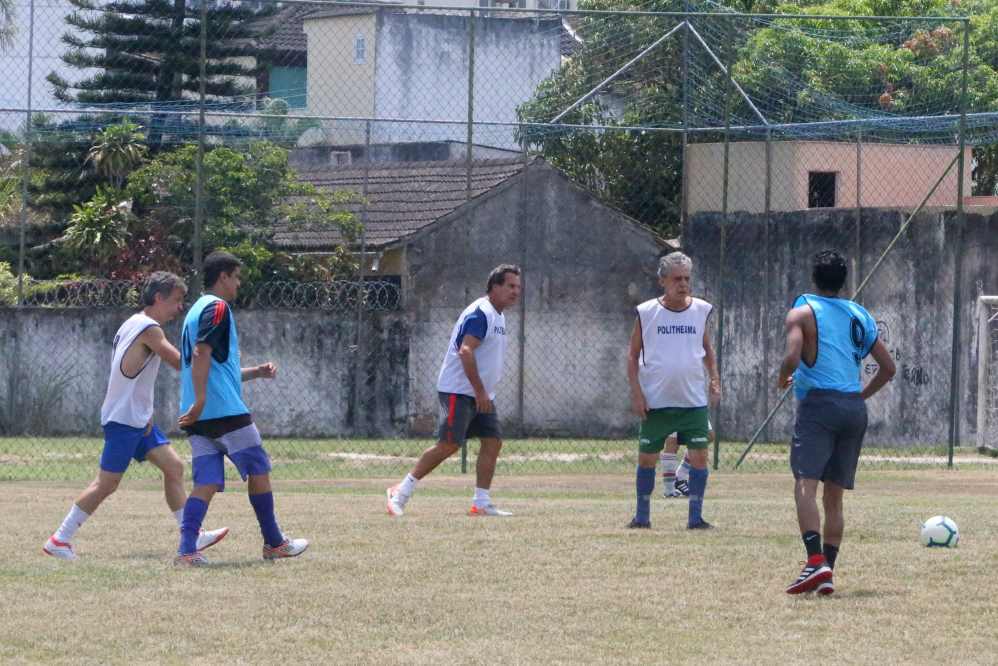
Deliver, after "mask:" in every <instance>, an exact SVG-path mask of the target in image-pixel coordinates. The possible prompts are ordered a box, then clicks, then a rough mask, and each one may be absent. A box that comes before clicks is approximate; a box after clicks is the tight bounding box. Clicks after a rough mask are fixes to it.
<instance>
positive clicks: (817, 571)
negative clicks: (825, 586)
mask: <svg viewBox="0 0 998 666" xmlns="http://www.w3.org/2000/svg"><path fill="white" fill-rule="evenodd" d="M831 579H832V570H831V569H829V568H828V563H827V562H826V561H825V556H824V555H812V556H811V557H809V558H807V562H805V563H804V568H803V569H801V572H800V576H798V577H797V580H796V581H794V583H793V584H792V585H791V586H790V587H788V588H787V594H802V593H804V592H812V591H814V590H815V589H817V588H818V586H820V585H821V584H822V583H824V582H825V581H830V580H831ZM832 589H833V590H834V588H832Z"/></svg>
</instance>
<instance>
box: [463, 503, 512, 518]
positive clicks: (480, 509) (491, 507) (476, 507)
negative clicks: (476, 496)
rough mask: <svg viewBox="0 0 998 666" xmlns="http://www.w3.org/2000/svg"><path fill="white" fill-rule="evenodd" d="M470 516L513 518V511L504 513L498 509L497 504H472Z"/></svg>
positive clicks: (469, 511)
mask: <svg viewBox="0 0 998 666" xmlns="http://www.w3.org/2000/svg"><path fill="white" fill-rule="evenodd" d="M468 515H469V516H501V517H503V518H505V517H507V516H512V515H513V512H512V511H503V510H502V509H500V508H498V507H497V506H496V505H495V504H493V503H491V502H489V503H488V504H472V505H471V508H470V509H468Z"/></svg>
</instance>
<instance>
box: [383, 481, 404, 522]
mask: <svg viewBox="0 0 998 666" xmlns="http://www.w3.org/2000/svg"><path fill="white" fill-rule="evenodd" d="M385 497H387V498H388V500H387V501H386V502H385V507H386V508H387V509H388V515H389V516H395V517H396V518H401V517H402V515H403V514H405V503H406V502H408V501H409V498H408V497H405V496H404V495H402V494H401V493H400V492H399V487H398V486H397V485H396V486H392V487H391V488H388V489H387V490H386V491H385Z"/></svg>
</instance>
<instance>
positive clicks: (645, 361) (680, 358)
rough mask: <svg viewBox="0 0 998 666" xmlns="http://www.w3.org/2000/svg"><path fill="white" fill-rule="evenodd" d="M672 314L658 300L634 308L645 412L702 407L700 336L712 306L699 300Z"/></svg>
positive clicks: (703, 353) (704, 399)
mask: <svg viewBox="0 0 998 666" xmlns="http://www.w3.org/2000/svg"><path fill="white" fill-rule="evenodd" d="M691 300H692V302H691V303H690V305H689V307H687V308H686V309H685V310H682V311H679V312H676V311H674V310H670V309H668V308H666V307H664V306H663V305H662V302H661V301H660V300H659V299H654V300H650V301H645V302H644V303H642V304H641V305H639V306H638V323H639V326H640V328H641V358H640V359H639V363H638V383H639V384H640V385H641V391H642V392H643V393H644V395H645V401H646V402H647V403H648V408H649V409H661V408H663V407H706V406H707V382H706V378H705V373H704V367H703V359H704V356H706V354H707V352H706V351H705V350H704V348H703V334H704V331H705V330H706V328H707V319H708V317H710V313H711V311H712V310H713V309H714V306H713V305H711V304H710V303H708V302H707V301H704V300H701V299H699V298H694V299H691Z"/></svg>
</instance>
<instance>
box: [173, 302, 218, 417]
mask: <svg viewBox="0 0 998 666" xmlns="http://www.w3.org/2000/svg"><path fill="white" fill-rule="evenodd" d="M229 318H230V314H229V306H228V305H227V304H226V303H225V301H222V300H218V301H215V302H214V303H211V304H209V305H208V306H207V307H205V309H204V310H202V311H201V316H200V318H199V319H198V334H197V340H196V342H195V343H194V349H193V352H192V358H191V383H192V384H193V385H194V403H193V404H192V405H191V407H190V409H188V410H187V411H186V412H185V413H184V414H182V415H181V416H180V419H178V423H179V424H180V427H182V428H184V427H187V426H190V425H193V424H194V423H196V422H197V421H198V419H200V418H201V412H202V411H203V410H204V404H205V401H206V400H207V399H208V375H209V374H210V373H211V360H212V357H215V359H216V360H217V361H218V362H219V363H225V361H226V360H227V359H228V358H229V329H230V319H229Z"/></svg>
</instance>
